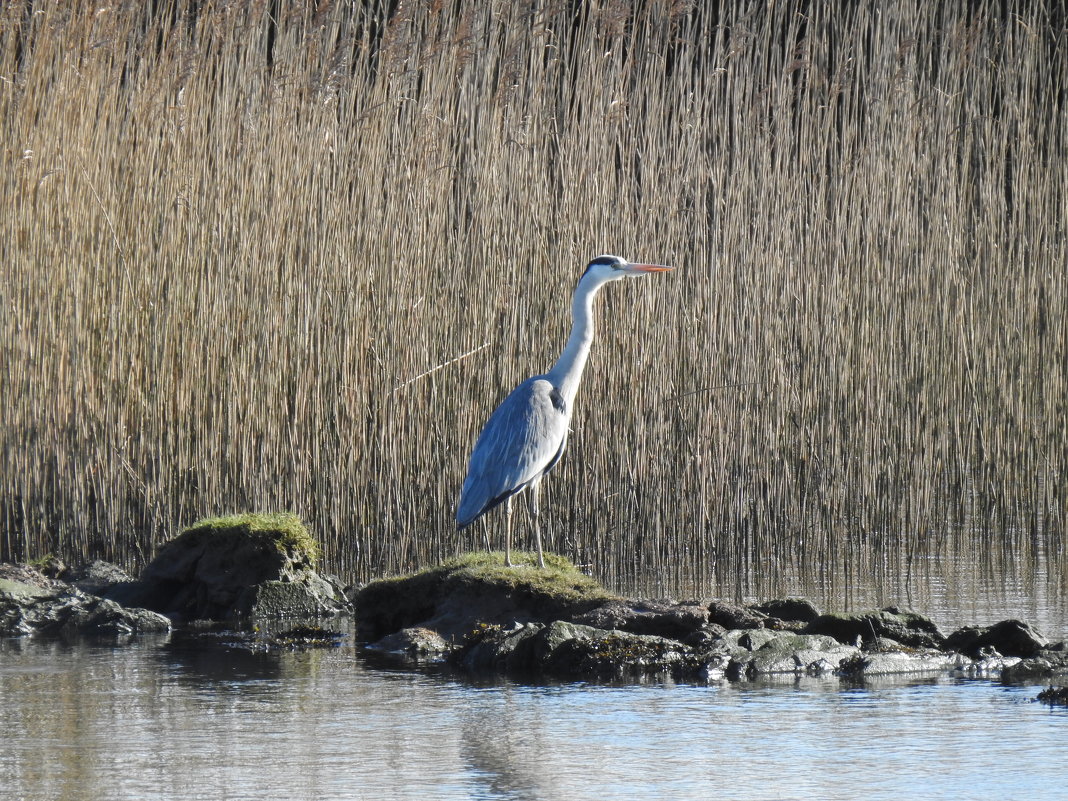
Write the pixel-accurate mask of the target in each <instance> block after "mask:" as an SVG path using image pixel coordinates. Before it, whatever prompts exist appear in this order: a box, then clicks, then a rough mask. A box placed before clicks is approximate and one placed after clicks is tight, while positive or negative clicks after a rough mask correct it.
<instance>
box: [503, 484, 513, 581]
mask: <svg viewBox="0 0 1068 801" xmlns="http://www.w3.org/2000/svg"><path fill="white" fill-rule="evenodd" d="M504 563H505V564H506V565H507V566H508V567H511V566H512V499H511V497H509V498H508V500H506V501H505V502H504Z"/></svg>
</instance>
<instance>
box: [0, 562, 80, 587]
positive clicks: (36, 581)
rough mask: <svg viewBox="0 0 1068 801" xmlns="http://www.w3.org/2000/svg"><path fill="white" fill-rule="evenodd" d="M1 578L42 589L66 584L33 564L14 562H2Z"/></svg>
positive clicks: (0, 567) (0, 568)
mask: <svg viewBox="0 0 1068 801" xmlns="http://www.w3.org/2000/svg"><path fill="white" fill-rule="evenodd" d="M0 579H7V580H8V581H15V582H18V583H19V584H28V585H30V586H31V587H40V588H42V589H51V588H53V587H61V586H65V585H63V583H62V582H59V581H56V580H55V579H51V578H49V577H48V576H46V575H44V574H43V573H42V572H41V571H40V570H38V569H37V568H36V567H33V566H32V565H26V564H21V563H18V564H16V563H14V562H3V563H0Z"/></svg>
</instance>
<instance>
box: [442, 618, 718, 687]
mask: <svg viewBox="0 0 1068 801" xmlns="http://www.w3.org/2000/svg"><path fill="white" fill-rule="evenodd" d="M453 662H454V663H456V664H458V665H460V666H462V667H464V668H466V669H468V670H484V669H490V670H502V669H503V670H506V671H508V672H511V673H521V674H537V675H544V676H553V677H556V678H569V679H574V678H602V679H607V678H630V679H641V678H647V677H652V676H660V675H664V674H670V675H672V676H676V677H682V676H685V675H691V674H696V670H697V663H696V662H695V661H694V654H693V651H692V649H690V648H688V647H687V646H685V645H683V644H682V643H680V642H678V641H677V640H671V639H668V638H666V637H655V636H652V635H647V634H632V633H630V632H624V631H606V630H604V629H597V628H594V627H592V626H586V625H582V624H580V623H568V622H564V621H559V620H558V621H554V622H553V623H551V624H549V625H544V624H540V623H528V624H526V625H523V626H517V627H515V628H513V629H510V630H504V629H502V628H500V627H496V626H488V627H485V628H483V629H482V630H480V631H478V632H476V633H474V634H473V635H472V636H470V637H469V638H468V639H467V641H465V643H464V645H463V647H462V648H461V649H460V650H459V651H457V652H456V654H455V655H454V657H453Z"/></svg>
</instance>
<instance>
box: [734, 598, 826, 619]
mask: <svg viewBox="0 0 1068 801" xmlns="http://www.w3.org/2000/svg"><path fill="white" fill-rule="evenodd" d="M749 608H750V609H752V610H754V611H756V612H759V613H760V614H762V615H767V616H768V617H774V618H778V619H779V620H783V621H786V622H788V623H790V622H797V623H809V622H811V621H813V620H815V619H816V618H818V617H819V616H820V610H819V609H817V608H816V606H815V604H813V603H812V602H811V601H806V600H805V599H804V598H779V599H776V600H773V601H767V602H766V603H762V604H753V605H752V606H750V607H749Z"/></svg>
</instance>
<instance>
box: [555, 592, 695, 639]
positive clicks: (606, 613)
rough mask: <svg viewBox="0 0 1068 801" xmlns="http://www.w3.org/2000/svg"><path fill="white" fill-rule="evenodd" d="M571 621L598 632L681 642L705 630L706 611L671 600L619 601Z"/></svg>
mask: <svg viewBox="0 0 1068 801" xmlns="http://www.w3.org/2000/svg"><path fill="white" fill-rule="evenodd" d="M573 622H575V623H582V624H585V625H588V626H593V627H594V628H599V629H608V630H613V629H614V630H616V631H628V632H630V633H631V634H652V635H654V636H658V637H670V638H672V639H676V640H682V639H685V638H686V637H688V636H689V635H691V634H694V633H695V632H699V631H702V630H703V629H704V628H705V626H706V625H707V624H708V610H707V609H706V608H705V607H703V606H699V605H697V604H680V603H674V602H672V601H634V600H619V601H609V602H608V603H606V604H604V605H603V606H599V607H597V608H596V609H591V610H590V611H589V612H586V613H584V614H582V615H579V616H578V617H576V618H575V619H574V621H573Z"/></svg>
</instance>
